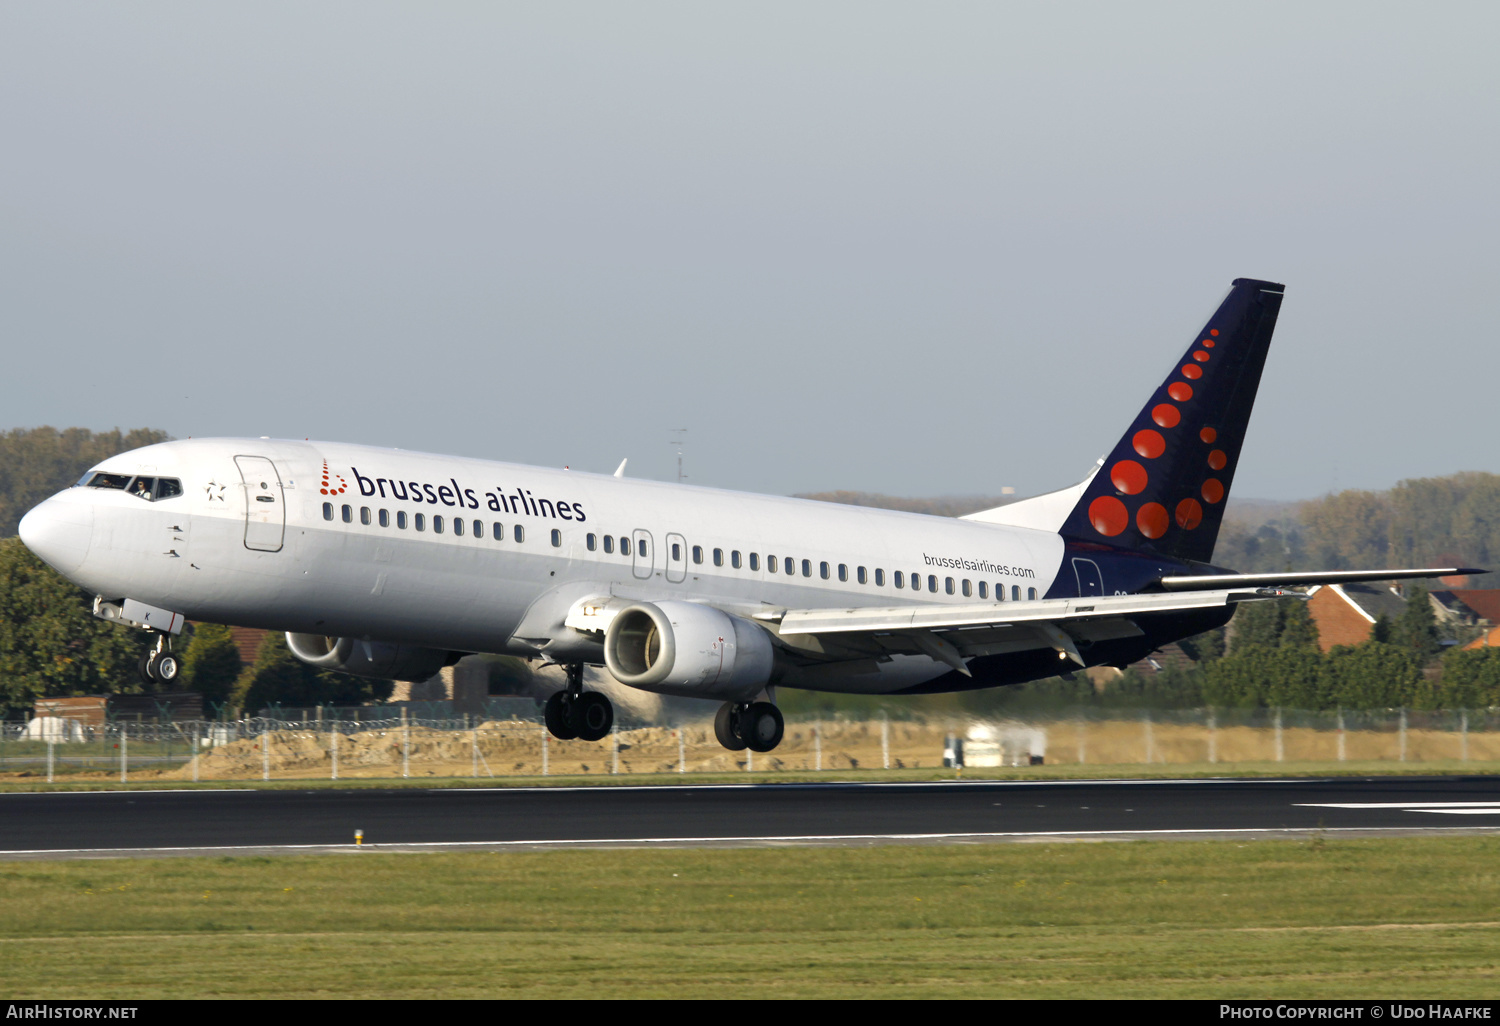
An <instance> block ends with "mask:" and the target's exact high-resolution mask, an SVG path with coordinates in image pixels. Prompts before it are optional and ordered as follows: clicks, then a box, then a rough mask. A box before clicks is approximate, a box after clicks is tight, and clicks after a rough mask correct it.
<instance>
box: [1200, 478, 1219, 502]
mask: <svg viewBox="0 0 1500 1026" xmlns="http://www.w3.org/2000/svg"><path fill="white" fill-rule="evenodd" d="M1202 491H1203V499H1204V501H1205V502H1207V503H1208V504H1209V505H1210V506H1212V505H1213V504H1214V503H1216V502H1218V501H1219V500H1221V499H1223V498H1224V485H1223V483H1222V482H1221V481H1219V479H1218V478H1214V477H1211V478H1209V479H1208V480H1207V481H1204V482H1203V489H1202Z"/></svg>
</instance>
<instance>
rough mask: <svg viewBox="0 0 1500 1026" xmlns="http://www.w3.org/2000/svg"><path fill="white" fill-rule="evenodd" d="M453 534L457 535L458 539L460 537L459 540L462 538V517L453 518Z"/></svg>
mask: <svg viewBox="0 0 1500 1026" xmlns="http://www.w3.org/2000/svg"><path fill="white" fill-rule="evenodd" d="M453 533H454V534H455V535H457V536H458V537H460V538H462V537H463V536H464V518H463V517H454V518H453Z"/></svg>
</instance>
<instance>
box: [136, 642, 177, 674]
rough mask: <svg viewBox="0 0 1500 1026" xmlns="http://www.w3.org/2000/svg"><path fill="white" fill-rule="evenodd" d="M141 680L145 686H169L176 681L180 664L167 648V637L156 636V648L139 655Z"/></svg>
mask: <svg viewBox="0 0 1500 1026" xmlns="http://www.w3.org/2000/svg"><path fill="white" fill-rule="evenodd" d="M139 669H140V671H141V680H142V681H144V682H145V683H147V684H170V683H172V682H173V681H174V680H176V679H177V674H178V673H179V672H180V671H181V669H182V664H180V663H179V662H178V661H177V657H176V656H174V655H173V654H172V653H171V651H170V650H168V648H167V636H166V635H165V634H158V635H157V636H156V647H155V648H152V649H147V650H146V651H145V652H142V653H141V661H140V664H139Z"/></svg>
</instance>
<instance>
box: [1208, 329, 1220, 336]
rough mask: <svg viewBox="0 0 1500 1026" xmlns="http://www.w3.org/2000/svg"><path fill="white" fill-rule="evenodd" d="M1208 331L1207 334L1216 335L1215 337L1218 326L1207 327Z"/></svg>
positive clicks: (1217, 332)
mask: <svg viewBox="0 0 1500 1026" xmlns="http://www.w3.org/2000/svg"><path fill="white" fill-rule="evenodd" d="M1208 333H1209V334H1210V335H1213V336H1214V337H1216V338H1217V337H1218V334H1219V329H1218V328H1209V329H1208Z"/></svg>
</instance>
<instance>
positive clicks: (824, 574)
mask: <svg viewBox="0 0 1500 1026" xmlns="http://www.w3.org/2000/svg"><path fill="white" fill-rule="evenodd" d="M802 576H803V577H808V576H810V575H809V574H808V572H807V560H805V559H804V560H803V561H802ZM818 576H819V577H821V578H823V580H825V581H826V580H828V560H826V559H825V560H823V561H821V562H820V563H819V564H818Z"/></svg>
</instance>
